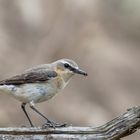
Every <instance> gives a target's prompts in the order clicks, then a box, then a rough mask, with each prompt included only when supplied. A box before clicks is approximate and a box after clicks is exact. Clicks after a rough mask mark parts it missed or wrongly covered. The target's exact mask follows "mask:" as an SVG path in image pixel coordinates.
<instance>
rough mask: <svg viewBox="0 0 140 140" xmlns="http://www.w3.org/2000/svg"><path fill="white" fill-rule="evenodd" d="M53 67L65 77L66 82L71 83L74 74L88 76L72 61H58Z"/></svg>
mask: <svg viewBox="0 0 140 140" xmlns="http://www.w3.org/2000/svg"><path fill="white" fill-rule="evenodd" d="M53 67H54V68H55V71H56V72H57V73H58V74H59V75H61V76H62V77H63V79H64V81H65V82H67V81H69V79H70V78H71V77H72V76H73V75H74V74H80V75H83V76H87V73H86V72H84V71H83V70H81V69H80V68H79V67H78V65H77V64H76V63H75V62H74V61H73V60H70V59H60V60H57V61H55V62H54V63H53Z"/></svg>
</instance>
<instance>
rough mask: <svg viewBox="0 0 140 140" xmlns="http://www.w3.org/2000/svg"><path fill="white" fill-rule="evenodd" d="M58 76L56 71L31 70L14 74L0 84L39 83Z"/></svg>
mask: <svg viewBox="0 0 140 140" xmlns="http://www.w3.org/2000/svg"><path fill="white" fill-rule="evenodd" d="M56 76H57V73H56V72H55V71H49V70H48V71H47V70H46V71H44V70H43V71H42V70H38V71H29V72H27V73H23V74H21V75H16V76H13V77H11V78H9V79H6V80H2V81H0V85H4V84H5V85H21V84H26V83H39V82H44V81H47V80H49V79H51V78H54V77H56Z"/></svg>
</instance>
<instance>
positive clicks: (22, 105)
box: [21, 103, 34, 127]
mask: <svg viewBox="0 0 140 140" xmlns="http://www.w3.org/2000/svg"><path fill="white" fill-rule="evenodd" d="M25 105H26V103H22V104H21V108H22V110H23V112H24V113H25V115H26V117H27V119H28V121H29V123H30V125H31V127H34V125H33V123H32V121H31V119H30V117H29V115H28V114H27V111H26V109H25Z"/></svg>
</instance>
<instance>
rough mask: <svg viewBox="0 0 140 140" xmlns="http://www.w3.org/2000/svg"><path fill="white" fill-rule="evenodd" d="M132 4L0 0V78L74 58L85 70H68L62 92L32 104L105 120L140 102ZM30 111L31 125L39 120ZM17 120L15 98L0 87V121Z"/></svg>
mask: <svg viewBox="0 0 140 140" xmlns="http://www.w3.org/2000/svg"><path fill="white" fill-rule="evenodd" d="M139 9H140V1H139V0H133V1H131V0H123V1H122V0H106V1H104V0H23V1H22V0H0V79H4V78H7V77H10V76H13V75H15V74H17V73H20V72H22V71H24V70H25V69H27V68H29V67H32V66H34V65H37V64H42V63H50V62H52V61H55V60H57V59H60V58H70V59H73V60H75V61H76V62H77V63H78V64H79V65H80V67H82V68H83V69H84V70H86V71H87V72H88V74H89V76H88V77H87V78H83V77H80V76H75V77H74V78H73V80H72V81H71V82H70V84H69V85H68V86H67V87H66V88H65V90H64V91H63V92H62V93H63V94H59V95H58V96H57V97H56V98H54V99H53V100H50V101H48V102H44V103H41V104H38V105H37V108H39V109H40V110H41V111H42V112H44V113H45V115H47V116H48V117H49V118H51V119H53V120H57V121H59V122H68V123H69V124H73V125H80V126H90V125H92V126H99V125H101V124H103V123H105V122H107V121H109V120H110V119H112V118H113V117H115V116H117V115H119V114H121V113H122V112H124V111H125V110H126V109H127V108H130V107H132V106H136V105H140V14H139V13H140V10H139ZM28 111H30V110H29V108H28ZM30 115H31V117H32V119H33V121H34V122H35V123H36V125H37V126H39V125H42V124H43V122H44V120H41V119H40V118H39V117H38V116H37V115H36V114H35V113H34V112H33V111H30ZM21 125H27V126H28V122H27V119H26V118H25V116H24V114H23V112H22V111H21V109H20V102H18V101H16V100H15V99H13V98H12V97H9V96H8V95H4V94H3V93H1V96H0V127H9V126H13V127H16V126H21ZM139 135H140V132H137V133H135V134H134V135H132V136H130V137H127V138H125V139H126V140H132V139H134V140H139ZM125 139H124V140H125Z"/></svg>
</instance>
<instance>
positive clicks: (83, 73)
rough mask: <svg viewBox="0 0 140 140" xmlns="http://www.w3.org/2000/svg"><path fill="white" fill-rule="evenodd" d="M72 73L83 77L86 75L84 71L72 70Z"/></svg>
mask: <svg viewBox="0 0 140 140" xmlns="http://www.w3.org/2000/svg"><path fill="white" fill-rule="evenodd" d="M73 72H74V73H77V74H81V75H84V76H87V75H88V74H87V73H86V72H85V71H83V70H81V69H73Z"/></svg>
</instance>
